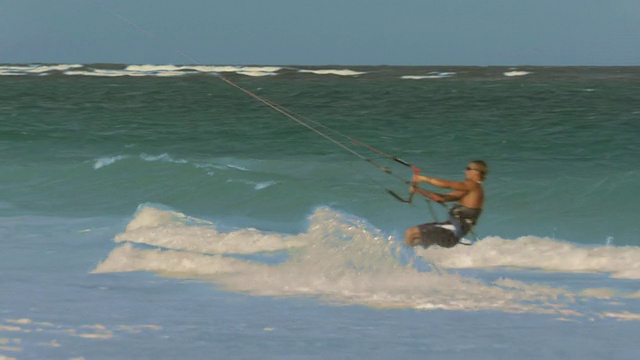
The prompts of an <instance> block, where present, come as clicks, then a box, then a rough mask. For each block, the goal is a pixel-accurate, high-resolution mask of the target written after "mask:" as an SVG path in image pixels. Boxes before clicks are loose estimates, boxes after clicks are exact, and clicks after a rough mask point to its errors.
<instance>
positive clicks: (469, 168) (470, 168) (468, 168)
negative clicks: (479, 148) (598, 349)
mask: <svg viewBox="0 0 640 360" xmlns="http://www.w3.org/2000/svg"><path fill="white" fill-rule="evenodd" d="M467 170H475V171H477V172H479V173H480V174H484V172H483V171H482V170H479V169H474V168H472V167H469V166H467Z"/></svg>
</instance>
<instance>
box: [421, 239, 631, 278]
mask: <svg viewBox="0 0 640 360" xmlns="http://www.w3.org/2000/svg"><path fill="white" fill-rule="evenodd" d="M416 253H418V254H419V255H421V256H422V257H423V258H424V259H426V260H429V261H432V262H433V263H435V264H437V265H438V266H441V267H444V268H448V269H472V268H476V269H480V268H491V267H514V268H527V269H541V270H545V271H556V272H567V273H610V274H611V277H613V278H620V279H640V248H639V247H614V246H597V247H580V246H576V245H572V244H569V243H564V242H560V241H556V240H553V239H549V238H540V237H534V236H525V237H521V238H518V239H516V240H506V239H502V238H499V237H487V238H485V239H482V240H480V241H478V242H476V243H475V245H474V246H472V247H466V246H457V247H454V248H452V249H443V248H437V247H434V248H429V249H428V250H426V249H418V250H416Z"/></svg>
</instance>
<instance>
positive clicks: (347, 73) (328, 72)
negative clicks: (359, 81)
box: [298, 69, 366, 76]
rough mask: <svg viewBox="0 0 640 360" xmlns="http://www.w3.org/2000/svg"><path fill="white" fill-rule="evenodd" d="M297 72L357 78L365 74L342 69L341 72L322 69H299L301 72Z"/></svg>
mask: <svg viewBox="0 0 640 360" xmlns="http://www.w3.org/2000/svg"><path fill="white" fill-rule="evenodd" d="M298 72H301V73H310V74H316V75H339V76H358V75H364V74H366V72H362V71H353V70H348V69H342V70H340V69H324V70H308V69H301V70H298Z"/></svg>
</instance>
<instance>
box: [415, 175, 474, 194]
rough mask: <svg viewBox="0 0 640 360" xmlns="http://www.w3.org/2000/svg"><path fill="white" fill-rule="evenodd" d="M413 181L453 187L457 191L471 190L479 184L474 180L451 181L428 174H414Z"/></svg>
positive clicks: (445, 187) (446, 187) (447, 187)
mask: <svg viewBox="0 0 640 360" xmlns="http://www.w3.org/2000/svg"><path fill="white" fill-rule="evenodd" d="M413 182H426V183H429V184H431V185H433V186H437V187H439V188H443V189H451V190H456V191H463V192H466V191H471V190H473V189H474V188H475V187H477V184H476V183H474V182H472V181H449V180H444V179H436V178H432V177H429V176H426V175H417V174H416V175H413Z"/></svg>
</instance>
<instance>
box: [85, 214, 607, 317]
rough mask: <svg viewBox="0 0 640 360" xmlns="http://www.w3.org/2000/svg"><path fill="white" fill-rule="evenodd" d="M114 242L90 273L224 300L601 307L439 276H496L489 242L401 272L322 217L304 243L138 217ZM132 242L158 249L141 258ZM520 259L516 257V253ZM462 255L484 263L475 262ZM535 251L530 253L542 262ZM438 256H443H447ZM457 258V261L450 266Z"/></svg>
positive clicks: (390, 248) (398, 251) (393, 252)
mask: <svg viewBox="0 0 640 360" xmlns="http://www.w3.org/2000/svg"><path fill="white" fill-rule="evenodd" d="M203 224H204V225H203ZM116 241H117V242H123V241H126V243H125V244H121V245H119V246H117V247H116V248H115V249H114V250H113V251H112V252H111V253H110V254H109V255H108V257H107V258H106V259H105V261H103V262H102V263H100V264H99V265H98V266H97V267H96V269H95V270H94V272H95V273H108V272H127V271H151V272H155V273H158V274H161V275H164V276H171V277H189V278H198V279H202V280H204V281H211V282H213V283H215V284H217V285H219V286H222V287H224V288H225V289H227V290H229V291H238V292H245V293H250V294H254V295H267V296H300V295H308V296H316V297H319V298H322V299H326V300H327V301H330V302H332V303H336V302H337V303H346V304H359V305H367V306H373V307H381V308H413V309H448V310H500V311H509V312H537V313H550V314H560V315H563V316H579V315H580V313H579V312H578V311H576V310H574V309H572V308H571V307H570V304H572V303H574V302H575V301H576V299H579V298H596V299H601V298H603V294H604V290H602V289H593V290H588V289H587V290H585V291H583V292H580V293H574V292H571V291H568V290H565V289H562V288H555V287H552V286H544V285H537V284H527V283H523V282H520V281H515V280H512V279H508V278H503V279H500V280H497V281H495V282H492V283H484V282H482V281H480V280H478V279H475V278H472V277H465V276H462V275H459V274H456V273H448V272H446V271H445V270H443V269H442V267H445V266H451V265H450V264H458V268H460V267H462V265H464V266H466V267H473V266H479V267H487V266H494V265H493V264H494V263H496V260H495V259H500V258H503V257H504V254H503V253H501V252H502V251H505V249H504V246H499V245H498V246H497V248H496V244H495V243H493V244H492V241H491V240H490V239H484V240H482V241H480V242H479V244H480V245H477V244H476V245H474V246H472V247H456V248H453V249H446V250H445V249H438V248H437V247H436V248H430V249H429V250H428V251H427V252H434V253H435V254H436V255H433V256H432V257H431V258H432V259H434V262H433V263H434V268H433V271H419V270H417V268H416V267H414V266H412V264H411V261H410V263H409V264H407V263H406V261H404V260H403V259H406V258H407V256H408V255H407V249H406V248H404V246H401V245H400V242H398V241H396V239H394V238H393V237H386V236H384V234H383V233H382V232H381V231H379V230H377V229H375V228H372V227H371V226H370V225H368V224H367V223H366V222H365V221H363V220H361V219H358V218H355V217H351V216H347V215H344V214H340V213H338V212H335V211H333V210H331V209H329V208H320V209H317V210H316V211H315V212H314V213H313V214H312V215H311V216H310V217H309V227H308V229H307V231H306V232H305V233H302V234H297V235H285V234H277V233H264V232H260V231H258V230H255V229H250V228H247V229H240V230H238V231H233V232H229V233H221V232H218V231H217V230H216V229H215V228H214V227H213V226H212V225H207V223H206V222H203V220H198V219H194V218H190V217H188V216H186V215H184V214H181V213H177V212H172V211H168V210H164V211H163V210H159V209H154V208H151V207H144V208H141V210H139V211H138V213H137V214H136V216H135V218H134V219H133V220H132V222H131V223H130V224H129V226H128V227H127V230H126V231H125V232H124V233H123V234H120V235H118V236H117V237H116ZM132 242H136V243H143V244H145V245H146V246H157V247H156V248H151V249H149V248H139V247H136V246H134V245H133V244H132ZM512 242H514V243H517V242H519V241H512ZM556 243H557V242H556ZM274 244H276V246H274ZM291 244H295V246H291ZM555 248H556V250H557V247H555ZM167 249H171V250H167ZM282 249H288V251H289V254H288V258H287V259H286V261H284V262H282V263H278V264H272V263H269V262H268V261H264V260H262V261H260V259H244V258H236V257H229V256H226V254H236V253H243V252H244V253H249V252H268V251H273V250H282ZM472 249H473V250H472ZM518 249H519V250H520V251H521V252H522V251H523V247H522V245H521V246H520V247H518ZM441 250H442V251H441ZM465 250H469V251H478V252H479V253H480V254H484V255H478V256H477V257H476V256H474V255H470V254H468V253H466V252H465ZM538 250H539V247H538V248H537V249H536V250H533V251H529V252H530V253H532V254H533V253H538V255H539V256H540V254H539V251H538ZM418 251H419V252H420V253H422V252H423V251H420V250H418ZM445 251H448V252H450V253H449V254H447V255H445V253H444V252H445ZM491 252H493V254H491ZM421 255H422V256H423V257H426V256H425V254H421ZM543 255H544V253H543ZM531 256H533V255H531ZM458 257H460V260H456V259H457V258H458ZM409 259H410V257H409ZM478 259H483V260H478ZM456 261H458V262H456ZM474 261H475V262H474ZM478 261H479V262H478ZM474 264H475V265H474ZM480 264H482V265H480ZM543 266H546V265H544V263H543ZM451 267H454V266H451Z"/></svg>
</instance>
